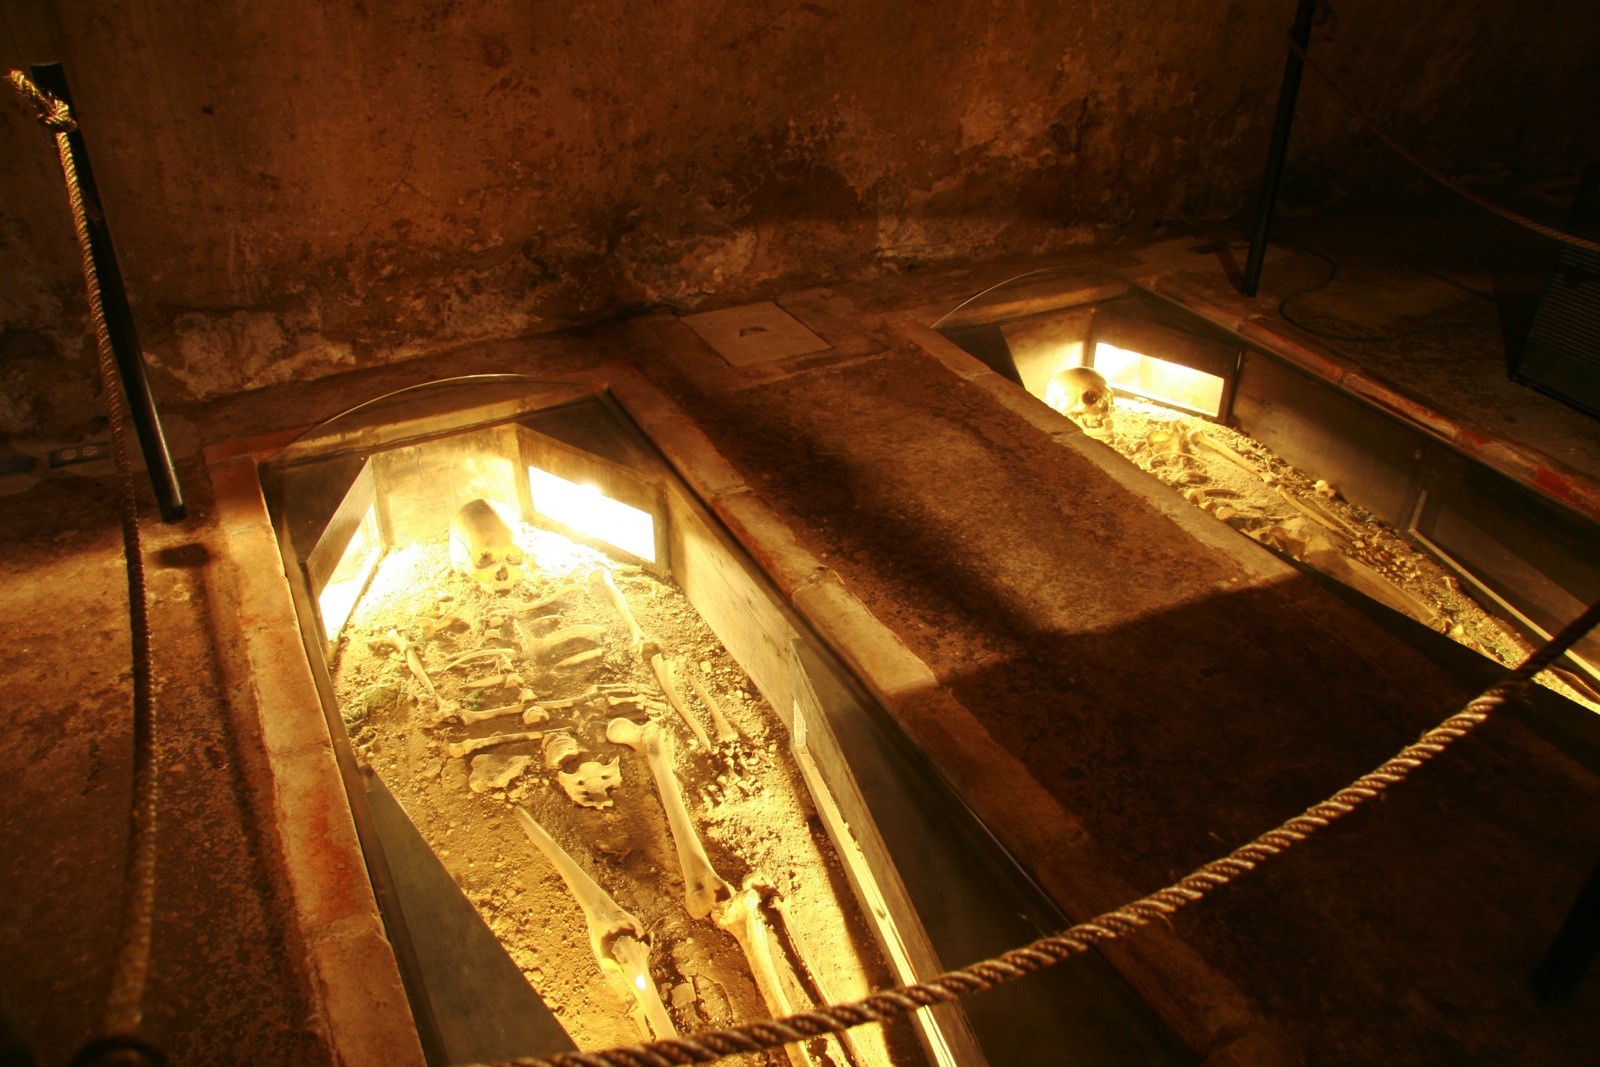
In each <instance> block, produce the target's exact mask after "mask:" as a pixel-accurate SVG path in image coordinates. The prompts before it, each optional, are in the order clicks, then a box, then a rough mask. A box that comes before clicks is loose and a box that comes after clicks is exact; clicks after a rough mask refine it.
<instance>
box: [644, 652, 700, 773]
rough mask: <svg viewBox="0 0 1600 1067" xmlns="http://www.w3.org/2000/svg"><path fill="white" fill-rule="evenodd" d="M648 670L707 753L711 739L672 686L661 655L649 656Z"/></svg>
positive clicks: (666, 665)
mask: <svg viewBox="0 0 1600 1067" xmlns="http://www.w3.org/2000/svg"><path fill="white" fill-rule="evenodd" d="M650 669H651V670H652V671H655V674H656V681H657V682H658V683H660V685H661V691H662V692H663V693H665V694H667V701H668V702H669V703H670V704H671V705H672V707H673V710H674V711H676V712H677V713H678V714H679V715H680V716H681V717H682V718H683V721H684V722H686V723H688V724H689V729H690V730H691V731H693V733H694V737H695V740H696V741H699V742H700V746H701V747H702V748H704V749H706V750H707V751H709V750H710V748H711V738H709V737H707V736H706V728H705V727H704V726H701V725H700V720H699V719H697V718H695V717H694V715H693V714H692V713H691V712H690V711H689V707H688V705H687V704H685V703H684V702H683V696H682V695H681V694H680V693H679V692H678V687H677V686H675V685H673V684H672V672H671V669H670V666H669V664H668V663H667V661H666V658H665V657H664V656H662V655H661V653H659V652H655V653H652V654H651V656H650Z"/></svg>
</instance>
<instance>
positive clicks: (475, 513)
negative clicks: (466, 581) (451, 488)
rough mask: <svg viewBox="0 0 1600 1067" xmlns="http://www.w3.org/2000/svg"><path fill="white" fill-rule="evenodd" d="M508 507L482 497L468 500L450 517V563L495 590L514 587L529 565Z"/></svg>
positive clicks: (469, 576) (499, 590)
mask: <svg viewBox="0 0 1600 1067" xmlns="http://www.w3.org/2000/svg"><path fill="white" fill-rule="evenodd" d="M507 510H508V509H506V508H505V507H503V506H502V505H499V504H493V503H490V502H489V501H487V500H483V499H481V498H480V499H478V500H469V501H467V502H466V503H465V504H463V505H461V508H460V510H458V511H457V512H456V515H455V518H454V519H452V520H451V521H450V565H451V566H452V567H454V568H455V569H456V570H457V571H459V572H460V573H462V574H464V575H466V576H467V577H468V578H471V579H472V580H473V581H475V582H477V583H478V584H479V585H481V586H483V588H485V589H487V590H489V591H491V592H496V593H503V592H505V591H506V590H508V589H512V588H515V587H516V586H517V585H518V584H519V583H520V582H521V581H522V572H523V568H524V566H525V565H526V557H525V556H524V555H523V552H522V548H521V546H520V545H518V544H517V542H516V539H515V538H514V537H513V536H512V533H511V523H510V522H509V521H507V519H506V516H505V514H504V513H505V512H507Z"/></svg>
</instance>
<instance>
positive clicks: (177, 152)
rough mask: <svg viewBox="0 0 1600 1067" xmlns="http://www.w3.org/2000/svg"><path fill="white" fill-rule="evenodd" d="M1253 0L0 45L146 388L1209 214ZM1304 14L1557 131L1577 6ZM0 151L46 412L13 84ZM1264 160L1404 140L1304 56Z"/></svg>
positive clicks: (1586, 76) (1392, 98)
mask: <svg viewBox="0 0 1600 1067" xmlns="http://www.w3.org/2000/svg"><path fill="white" fill-rule="evenodd" d="M1292 9H1293V3H1292V2H1291V0H1280V2H1273V3H1267V2H1262V0H1255V2H1245V0H1194V2H1192V3H1166V4H1158V3H1152V2H1140V0H1125V2H1121V3H1113V2H1108V0H1068V2H1058V3H996V4H979V3H966V4H953V3H951V4H926V3H923V4H914V3H905V2H904V0H854V2H852V3H834V2H824V3H810V4H794V3H784V2H772V0H764V2H746V3H728V2H721V0H682V2H677V3H665V2H663V3H646V2H641V0H599V2H594V3H527V2H524V0H487V2H483V3H470V4H469V3H457V2H454V0H438V2H396V3H370V2H369V3H333V2H316V0H283V2H279V3H270V4H267V3H244V2H240V0H227V2H220V3H208V4H195V3H186V2H182V0H110V2H107V0H101V2H89V0H56V2H54V3H51V2H49V0H11V2H10V3H8V4H7V5H5V7H4V8H3V9H0V47H3V48H4V49H5V56H4V58H5V60H6V61H7V64H8V65H16V64H17V63H20V62H24V61H28V60H37V59H40V58H45V57H53V58H59V59H61V60H62V61H63V62H65V63H66V64H67V67H68V73H69V75H70V76H71V78H72V80H73V84H74V91H75V93H76V96H77V98H78V104H79V110H80V113H81V117H82V120H83V125H84V129H85V132H86V135H87V136H88V138H89V139H90V148H91V152H92V153H93V158H94V162H95V166H96V170H97V173H98V176H99V179H100V184H101V186H102V188H103V192H104V196H105V200H106V204H107V213H108V216H109V217H110V220H111V224H112V226H113V229H114V232H115V235H116V237H117V241H118V245H119V250H120V253H121V258H122V261H123V267H124V273H125V274H126V276H127V281H128V286H129V289H130V291H131V295H132V297H133V299H134V301H135V314H136V317H137V319H138V321H139V325H140V329H141V332H142V334H143V336H144V338H145V341H146V345H147V347H148V349H149V352H150V355H151V359H152V361H153V363H154V364H155V367H156V371H157V378H158V386H159V387H160V389H161V391H162V392H163V394H165V395H167V396H185V395H186V396H209V395H216V394H220V393H227V392H233V391H238V390H242V389H247V388H250V387H253V386H259V385H263V384H267V383H270V382H274V381H280V380H284V379H286V378H290V377H303V376H312V375H320V374H324V373H328V372H331V371H334V370H337V369H339V368H342V367H348V366H351V365H353V364H359V363H363V362H368V361H376V360H392V359H401V358H405V357H407V356H409V355H414V354H417V353H421V352H424V351H437V350H439V349H440V348H441V347H444V346H449V345H454V344H460V343H464V342H468V341H471V340H475V339H479V338H486V337H503V336H509V335H516V334H520V333H527V332H533V331H538V330H543V329H549V328H552V327H555V326H558V325H561V324H564V323H568V322H573V321H583V320H593V319H596V318H600V317H603V316H606V315H608V314H612V313H615V312H617V311H619V310H625V309H627V308H630V307H638V306H645V305H651V304H659V303H667V304H671V305H692V304H694V303H695V302H697V301H698V300H701V299H703V298H704V297H705V296H706V295H707V294H713V293H716V292H719V291H722V290H732V289H737V290H740V291H751V290H756V289H759V288H761V287H763V286H768V287H771V286H774V285H778V284H789V283H795V282H806V281H812V280H819V279H826V278H827V277H829V276H830V275H833V274H835V273H837V272H841V271H846V270H848V271H860V270H862V269H864V268H866V267H868V266H870V265H872V264H879V263H882V264H903V263H916V262H922V261H928V260H935V259H940V258H946V257H953V256H984V255H990V254H996V253H1005V252H1027V251H1037V250H1047V249H1050V248H1052V247H1059V246H1063V245H1067V244H1072V243H1080V242H1086V241H1093V240H1102V239H1106V238H1107V237H1108V236H1110V237H1115V236H1117V235H1121V234H1139V233H1147V232H1148V230H1149V227H1150V226H1151V225H1152V224H1154V223H1157V222H1158V221H1161V222H1170V221H1179V222H1182V221H1194V220H1203V219H1221V218H1223V217H1226V216H1229V215H1231V214H1234V213H1237V212H1239V211H1240V210H1242V209H1245V208H1247V207H1248V206H1249V204H1250V202H1251V200H1252V198H1253V196H1254V188H1255V184H1256V182H1257V181H1258V179H1259V174H1260V169H1261V163H1262V155H1263V152H1264V146H1265V141H1266V129H1267V125H1268V123H1269V122H1270V118H1271V112H1272V106H1273V100H1274V94H1275V92H1276V87H1277V82H1278V77H1279V74H1280V72H1281V69H1282V58H1283V55H1284V48H1283V45H1282V43H1281V36H1282V34H1283V32H1284V30H1285V28H1286V25H1287V22H1288V20H1289V18H1290V16H1291V14H1292ZM1338 9H1339V22H1338V25H1337V32H1336V34H1335V36H1334V39H1333V41H1332V42H1331V43H1323V42H1319V43H1318V44H1317V46H1316V47H1317V48H1318V49H1319V53H1320V54H1323V55H1325V56H1327V57H1328V58H1329V59H1330V60H1331V61H1332V62H1333V64H1334V66H1335V67H1336V69H1337V70H1339V72H1340V73H1342V74H1343V75H1345V76H1346V77H1348V78H1350V79H1351V81H1352V82H1353V83H1354V84H1355V85H1357V86H1359V87H1360V89H1361V90H1362V92H1363V94H1364V95H1365V97H1366V98H1367V99H1368V100H1371V101H1373V102H1374V107H1375V110H1376V111H1377V112H1378V113H1379V114H1380V115H1381V116H1382V117H1383V118H1385V119H1387V120H1389V121H1391V122H1392V123H1393V124H1394V126H1395V127H1396V129H1397V131H1398V132H1400V133H1402V134H1403V135H1409V136H1410V137H1411V139H1412V140H1414V141H1415V142H1416V143H1417V144H1418V145H1419V146H1421V147H1423V148H1425V149H1426V151H1427V153H1428V154H1429V155H1430V156H1431V157H1432V158H1434V159H1436V160H1438V161H1439V162H1440V163H1442V164H1443V165H1445V166H1449V167H1457V168H1483V167H1488V166H1491V165H1499V164H1509V165H1511V166H1512V167H1514V168H1516V169H1517V170H1518V171H1519V172H1521V173H1523V174H1536V173H1547V172H1552V171H1554V172H1559V171H1562V170H1570V169H1573V168H1575V167H1576V165H1577V164H1578V163H1579V162H1580V161H1581V160H1582V159H1583V157H1584V155H1585V153H1588V154H1590V155H1593V154H1595V151H1596V148H1597V140H1596V137H1597V135H1596V133H1595V131H1596V130H1597V129H1600V121H1597V119H1600V112H1597V108H1600V105H1597V104H1596V101H1595V98H1594V94H1593V93H1590V92H1588V91H1587V90H1588V89H1589V88H1591V87H1592V86H1593V85H1595V84H1597V83H1600V58H1597V57H1600V8H1597V6H1596V5H1592V4H1577V3H1564V2H1561V0H1529V2H1526V3H1523V4H1520V5H1510V4H1504V3H1499V2H1497V0H1477V2H1471V0H1420V2H1419V3H1417V4H1413V5H1410V6H1409V7H1404V8H1396V7H1395V6H1394V5H1391V4H1384V3H1380V2H1378V0H1343V2H1341V3H1340V4H1339V5H1338ZM1573 23H1580V25H1574V24H1573ZM1580 134H1581V137H1582V138H1587V139H1586V140H1584V139H1580ZM0 153H3V156H4V158H5V160H6V165H5V167H3V168H0V257H3V261H4V264H5V275H4V278H3V279H0V390H3V394H4V400H3V401H0V433H13V432H19V431H25V430H30V429H39V428H41V427H47V426H49V425H50V424H52V423H54V422H59V421H61V420H63V419H67V418H69V417H70V416H71V415H72V414H73V413H74V411H75V410H76V409H75V407H74V400H73V398H74V397H75V396H77V395H78V394H79V393H80V392H81V391H82V388H83V383H84V380H85V375H86V374H87V362H86V359H85V352H86V346H85V345H84V344H83V342H82V341H81V331H82V322H83V320H82V298H81V295H79V289H80V287H81V286H80V282H79V281H78V279H77V277H76V273H75V272H76V257H75V255H74V254H73V252H72V248H71V244H70V231H69V229H68V221H67V216H66V211H65V207H64V205H63V204H62V201H61V193H60V189H59V188H58V183H57V179H56V178H55V177H53V175H52V167H53V158H52V155H51V152H50V147H49V144H48V141H47V138H46V137H45V135H44V134H43V132H42V131H40V130H39V129H38V128H37V127H35V126H34V125H33V124H32V123H31V121H30V120H29V118H28V117H27V115H26V113H25V112H24V111H23V109H22V108H21V107H20V106H18V105H17V104H16V103H15V102H13V101H6V102H5V103H4V105H3V106H0ZM1294 160H1295V168H1296V169H1295V172H1294V174H1293V175H1292V180H1291V184H1290V191H1291V193H1293V192H1294V191H1295V190H1296V189H1297V188H1300V187H1304V188H1306V189H1308V190H1310V192H1309V193H1308V194H1306V195H1323V192H1324V191H1325V190H1327V189H1330V188H1331V189H1337V188H1348V187H1353V186H1355V185H1359V184H1362V183H1365V182H1369V181H1372V180H1377V179H1385V178H1393V177H1395V176H1397V175H1400V174H1403V173H1404V169H1403V165H1399V164H1396V163H1394V162H1393V161H1392V160H1391V159H1389V158H1388V157H1387V155H1386V154H1384V150H1382V149H1381V148H1375V147H1372V146H1371V145H1370V142H1367V141H1365V140H1364V139H1363V137H1362V136H1361V135H1360V134H1359V132H1358V131H1357V130H1356V128H1355V124H1354V123H1353V122H1352V121H1351V120H1349V119H1348V118H1347V117H1346V116H1345V115H1344V114H1343V113H1342V112H1340V111H1338V110H1336V108H1335V105H1334V104H1333V103H1332V101H1331V100H1330V99H1329V97H1328V96H1327V94H1326V93H1325V92H1323V91H1322V90H1321V89H1320V87H1319V86H1316V85H1315V84H1314V83H1311V82H1309V81H1308V87H1307V93H1306V97H1305V106H1304V108H1303V114H1302V120H1301V124H1300V126H1299V127H1298V129H1297V131H1296V142H1295V152H1294ZM1296 182H1298V183H1299V184H1298V185H1297V184H1296ZM63 358H66V361H67V362H66V368H65V369H64V370H63V369H62V367H61V366H60V364H59V362H58V361H59V360H61V359H63Z"/></svg>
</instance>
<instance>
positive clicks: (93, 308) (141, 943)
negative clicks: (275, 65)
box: [8, 70, 165, 1067]
mask: <svg viewBox="0 0 1600 1067" xmlns="http://www.w3.org/2000/svg"><path fill="white" fill-rule="evenodd" d="M8 77H9V80H10V82H11V84H12V86H13V87H14V88H15V89H16V90H17V91H18V92H19V93H21V94H22V95H23V96H24V97H25V98H26V99H27V100H28V101H29V103H31V104H32V105H33V106H34V107H35V109H36V110H37V111H38V118H39V122H40V123H41V124H42V125H43V126H44V127H45V128H46V129H47V130H49V131H50V132H51V133H52V134H53V135H54V136H55V141H56V151H57V154H58V155H59V156H60V157H61V173H62V176H63V177H64V178H65V179H66V183H67V200H68V202H69V204H70V206H71V208H72V225H73V229H74V231H75V232H76V234H77V238H78V247H79V250H80V251H81V252H82V256H83V280H84V286H85V288H86V290H87V292H88V298H89V316H90V319H91V321H92V322H93V325H94V336H95V347H96V350H97V351H98V353H99V370H100V391H101V393H102V395H103V396H104V397H105V403H106V417H107V422H108V423H109V427H110V431H111V442H112V449H111V453H112V456H113V457H114V459H115V461H116V469H117V489H118V498H119V504H120V507H121V513H122V551H123V556H124V559H125V561H126V563H127V572H128V617H129V619H128V621H129V629H130V631H131V638H132V647H133V723H132V726H133V797H132V804H131V810H130V813H129V839H128V863H127V869H126V872H125V876H124V882H123V893H122V911H121V918H120V923H119V936H118V940H117V951H116V956H115V958H114V960H113V963H112V971H111V988H110V992H109V993H108V994H107V997H106V1006H105V1011H104V1014H103V1016H102V1022H101V1031H102V1032H101V1034H100V1035H99V1036H98V1037H96V1038H95V1039H93V1040H91V1041H89V1042H88V1043H86V1044H85V1045H83V1046H82V1047H81V1048H80V1049H79V1050H78V1052H77V1054H76V1055H75V1056H74V1057H73V1059H72V1064H73V1067H79V1065H83V1067H87V1065H90V1064H99V1063H108V1064H109V1063H117V1064H138V1063H164V1062H165V1057H164V1056H163V1055H162V1054H161V1052H160V1051H159V1050H158V1049H156V1048H154V1047H153V1046H151V1045H149V1044H147V1043H146V1042H144V1041H142V1040H140V1039H139V1038H138V1037H137V1036H136V1035H137V1033H138V1030H139V1025H140V1022H141V1021H142V1019H143V1016H144V1009H143V1004H144V991H145V983H146V979H147V978H148V976H149V972H150V928H151V923H152V919H153V916H154V911H155V874H156V804H157V799H158V796H159V782H158V778H157V773H156V772H157V767H156V751H155V718H156V708H155V692H154V687H153V684H152V677H151V673H152V672H151V657H150V618H149V604H148V600H147V597H146V592H145V576H144V547H143V543H142V540H141V538H140V534H139V500H138V494H137V492H136V490H135V488H134V480H133V461H132V459H131V458H130V456H129V451H128V440H127V432H126V413H125V412H124V411H123V403H124V400H123V389H122V382H121V380H120V379H119V378H118V376H117V367H116V362H115V359H114V357H113V355H112V351H111V335H110V332H109V331H108V330H107V328H106V317H105V305H104V303H103V300H102V297H101V291H100V276H99V273H98V272H97V271H96V270H95V265H94V257H93V255H92V253H91V252H90V249H89V221H88V214H87V212H86V210H85V208H84V202H83V190H82V187H81V186H80V184H79V181H78V170H77V166H76V164H75V163H74V162H73V158H72V147H71V144H70V143H69V141H68V138H67V135H68V134H70V133H71V132H72V131H73V130H75V129H77V122H76V121H75V120H74V119H73V117H72V111H71V109H70V108H68V107H67V105H66V104H65V103H63V102H62V101H60V100H57V99H56V98H55V97H53V96H50V95H49V94H47V93H45V92H42V91H41V90H40V89H39V87H38V86H36V85H35V84H34V83H33V82H32V81H31V80H30V79H29V78H28V76H27V75H25V74H23V73H22V72H21V71H20V70H14V71H12V72H11V73H10V75H9V76H8Z"/></svg>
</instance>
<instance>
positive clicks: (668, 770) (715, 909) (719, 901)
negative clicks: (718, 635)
mask: <svg viewBox="0 0 1600 1067" xmlns="http://www.w3.org/2000/svg"><path fill="white" fill-rule="evenodd" d="M657 658H659V656H658V657H657ZM606 740H608V741H610V742H612V743H613V744H618V745H627V746H628V747H629V748H632V749H634V750H636V751H638V752H641V753H643V754H644V758H645V762H646V763H648V764H649V765H650V775H651V777H653V778H654V779H655V780H656V791H657V792H658V793H660V794H661V806H662V807H663V808H665V809H666V812H667V826H668V827H669V828H670V829H671V831H672V843H673V845H674V847H676V848H677V850H678V866H679V867H680V868H682V870H683V885H684V902H683V903H684V908H685V909H687V911H688V912H689V914H690V915H691V916H692V917H694V918H696V919H704V918H706V917H707V916H710V917H711V920H712V921H713V922H715V923H716V924H717V925H718V926H720V927H722V928H723V929H724V930H726V931H728V933H730V934H732V935H733V937H734V940H736V941H738V942H739V947H740V948H741V949H742V950H743V951H744V955H745V959H746V960H747V961H748V962H749V964H750V973H751V976H752V977H754V978H755V981H756V987H757V988H758V989H760V990H761V998H762V999H763V1000H764V1001H766V1004H767V1010H768V1011H770V1012H771V1013H772V1017H773V1018H782V1017H784V1016H785V1015H790V1014H792V1013H793V1011H794V1008H793V1005H792V1004H791V1002H790V1000H789V996H788V993H787V992H786V991H785V990H784V988H783V983H782V981H781V980H780V978H779V976H778V969H777V965H776V963H775V962H774V961H773V958H772V932H771V931H770V930H769V929H768V928H767V923H766V918H765V916H763V915H762V914H761V894H760V892H759V891H758V890H757V889H756V888H755V886H756V884H757V882H758V879H756V878H754V877H752V878H751V879H749V880H748V881H746V882H745V886H744V888H743V889H734V887H733V886H732V885H730V884H729V883H728V882H727V881H726V880H725V879H724V878H723V877H722V876H721V875H720V874H718V873H717V872H716V869H715V868H713V867H712V866H711V859H710V857H709V856H707V855H706V850H705V846H704V845H703V844H701V843H700V835H699V834H698V833H696V832H695V828H694V822H693V821H692V820H691V819H690V818H689V809H688V808H687V807H686V806H685V805H684V803H683V791H682V790H681V789H680V788H679V786H678V778H677V775H675V774H674V773H673V770H672V737H671V735H670V734H667V733H664V732H663V731H662V729H661V727H660V726H659V725H658V724H656V723H654V722H647V723H645V724H644V725H643V726H641V725H639V724H638V723H636V722H634V721H633V720H631V719H612V720H611V723H610V725H609V726H607V727H606ZM785 1050H786V1051H787V1052H788V1055H789V1062H790V1063H791V1064H792V1067H814V1065H813V1064H812V1063H811V1059H810V1055H809V1053H807V1052H806V1050H805V1048H804V1046H802V1045H796V1044H791V1045H788V1046H785Z"/></svg>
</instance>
